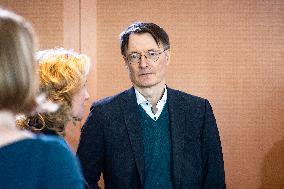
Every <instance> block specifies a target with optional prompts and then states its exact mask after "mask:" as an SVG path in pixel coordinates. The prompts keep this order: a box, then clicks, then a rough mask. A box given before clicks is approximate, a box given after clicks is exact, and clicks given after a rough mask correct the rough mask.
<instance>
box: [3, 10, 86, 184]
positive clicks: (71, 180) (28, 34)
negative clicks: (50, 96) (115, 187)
mask: <svg viewBox="0 0 284 189" xmlns="http://www.w3.org/2000/svg"><path fill="white" fill-rule="evenodd" d="M36 68H37V66H36V65H35V64H34V37H33V32H32V28H31V26H30V24H29V23H28V22H27V21H25V20H24V19H23V18H22V17H20V16H18V15H16V14H14V13H12V12H10V11H7V10H4V9H2V8H0V94H1V95H0V188H5V189H14V188H15V189H16V188H29V189H34V188H53V189H63V188H66V189H67V188H68V189H75V188H76V189H78V188H79V189H80V188H83V187H84V182H83V177H82V175H81V173H80V169H79V166H78V162H77V160H76V158H75V157H74V155H73V154H72V152H71V151H70V150H69V149H68V148H67V147H66V146H65V145H63V144H62V142H61V140H59V139H58V137H47V136H38V135H34V134H32V133H30V132H27V131H23V130H19V129H18V128H17V127H16V114H18V113H26V114H29V113H30V112H31V111H33V110H34V109H35V108H36V107H37V103H36V93H37V92H38V83H37V82H36V81H37V79H38V78H37V76H36V71H35V69H36Z"/></svg>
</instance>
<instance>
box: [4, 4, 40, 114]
mask: <svg viewBox="0 0 284 189" xmlns="http://www.w3.org/2000/svg"><path fill="white" fill-rule="evenodd" d="M35 69H36V66H35V64H34V33H33V29H32V27H31V25H30V24H29V23H28V22H27V21H26V20H25V19H24V18H22V17H21V16H19V15H16V14H14V13H12V12H10V11H8V10H4V9H2V8H1V7H0V110H8V111H12V112H14V113H19V112H25V113H28V112H30V111H31V110H33V109H34V108H35V106H36V102H35V98H36V92H37V90H38V88H37V87H38V83H37V82H36V81H37V79H38V78H37V76H36V71H35Z"/></svg>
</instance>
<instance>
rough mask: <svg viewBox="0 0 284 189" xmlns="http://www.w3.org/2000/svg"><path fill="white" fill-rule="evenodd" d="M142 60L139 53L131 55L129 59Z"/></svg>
mask: <svg viewBox="0 0 284 189" xmlns="http://www.w3.org/2000/svg"><path fill="white" fill-rule="evenodd" d="M139 58H140V55H139V54H137V53H135V54H131V55H129V59H132V60H133V59H139Z"/></svg>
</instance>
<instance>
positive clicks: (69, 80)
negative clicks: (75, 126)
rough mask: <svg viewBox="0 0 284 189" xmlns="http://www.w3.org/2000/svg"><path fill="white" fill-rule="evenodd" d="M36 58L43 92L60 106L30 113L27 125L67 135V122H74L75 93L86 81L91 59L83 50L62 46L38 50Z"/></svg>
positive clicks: (33, 128) (37, 129)
mask: <svg viewBox="0 0 284 189" xmlns="http://www.w3.org/2000/svg"><path fill="white" fill-rule="evenodd" d="M36 59H37V62H38V67H39V69H38V72H39V83H40V92H41V93H45V94H46V97H47V99H48V100H50V101H52V102H54V103H57V104H59V105H60V107H59V109H58V110H57V111H56V112H50V113H37V114H36V115H34V116H30V117H28V119H26V122H25V124H24V125H25V126H26V127H28V128H29V129H30V130H32V131H39V132H41V131H43V132H53V133H55V134H58V135H62V136H64V135H65V127H66V125H67V122H69V121H73V122H75V120H74V119H73V118H72V115H71V109H72V97H73V96H74V94H76V92H78V91H79V90H80V89H81V87H82V86H83V85H84V83H85V81H86V77H87V74H88V72H89V67H90V60H89V58H88V57H87V56H86V55H84V54H79V53H77V52H74V51H73V50H65V49H63V48H55V49H49V50H44V51H39V52H38V53H37V56H36Z"/></svg>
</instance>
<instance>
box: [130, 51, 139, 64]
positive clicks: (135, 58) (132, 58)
mask: <svg viewBox="0 0 284 189" xmlns="http://www.w3.org/2000/svg"><path fill="white" fill-rule="evenodd" d="M140 57H141V54H139V53H132V54H129V55H128V57H127V60H128V62H129V63H138V62H139V60H140Z"/></svg>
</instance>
